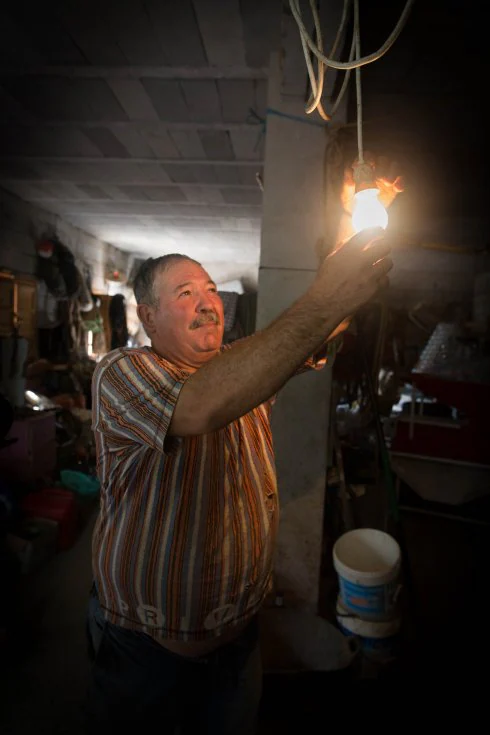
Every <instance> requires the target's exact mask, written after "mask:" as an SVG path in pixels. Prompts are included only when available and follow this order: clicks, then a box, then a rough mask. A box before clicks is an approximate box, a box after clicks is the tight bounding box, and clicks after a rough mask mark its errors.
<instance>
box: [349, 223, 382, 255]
mask: <svg viewBox="0 0 490 735" xmlns="http://www.w3.org/2000/svg"><path fill="white" fill-rule="evenodd" d="M384 234H385V232H384V230H383V229H382V227H370V228H369V229H367V230H361V232H358V233H357V235H354V236H353V237H351V238H350V239H349V240H347V242H346V243H345V244H344V245H343V247H344V248H347V249H348V250H350V251H352V252H359V253H360V252H362V251H363V250H365V249H366V248H367V247H369V245H370V243H372V242H374V240H379V238H381V237H383V236H384Z"/></svg>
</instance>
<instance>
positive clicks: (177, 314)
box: [138, 260, 224, 368]
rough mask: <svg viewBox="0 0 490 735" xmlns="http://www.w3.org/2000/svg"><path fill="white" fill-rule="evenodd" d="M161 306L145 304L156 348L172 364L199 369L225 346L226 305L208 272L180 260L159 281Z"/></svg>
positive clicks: (141, 309) (142, 312)
mask: <svg viewBox="0 0 490 735" xmlns="http://www.w3.org/2000/svg"><path fill="white" fill-rule="evenodd" d="M154 292H155V296H156V297H157V299H158V307H149V306H145V305H141V306H140V307H138V309H139V313H140V318H141V319H142V321H143V323H144V324H145V327H146V329H147V332H148V336H149V337H150V339H151V341H152V346H153V347H154V348H155V349H156V351H157V352H158V353H159V354H161V355H162V356H164V357H166V358H168V359H169V360H170V361H171V362H174V363H175V364H177V365H179V366H181V367H188V368H197V367H200V366H201V365H202V364H204V363H205V362H207V361H208V360H210V359H211V358H212V357H214V355H215V354H216V353H217V352H218V350H219V348H220V347H221V343H222V339H223V331H224V310H223V302H222V301H221V299H220V297H219V296H218V291H217V288H216V284H215V283H214V282H213V281H212V280H211V278H210V277H209V275H208V273H206V271H205V270H204V268H202V267H201V266H200V265H198V264H197V263H194V262H192V261H190V260H181V261H177V262H176V263H174V264H173V265H171V266H170V267H169V268H168V269H167V270H166V271H165V272H163V273H160V274H159V275H157V277H156V278H155V284H154Z"/></svg>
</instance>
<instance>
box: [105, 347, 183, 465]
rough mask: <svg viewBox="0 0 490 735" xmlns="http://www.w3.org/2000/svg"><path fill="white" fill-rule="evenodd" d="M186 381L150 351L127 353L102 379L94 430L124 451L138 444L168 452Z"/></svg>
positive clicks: (110, 366)
mask: <svg viewBox="0 0 490 735" xmlns="http://www.w3.org/2000/svg"><path fill="white" fill-rule="evenodd" d="M184 382H185V380H183V379H182V376H181V375H180V374H179V373H178V372H177V371H173V370H172V369H171V366H170V365H169V366H168V369H166V367H165V363H164V361H163V360H161V359H158V358H157V357H156V356H154V355H152V354H151V353H150V352H148V353H146V352H142V351H135V352H134V353H129V352H126V353H123V354H122V355H121V357H120V358H119V359H118V360H116V361H114V362H113V363H111V364H110V365H108V366H107V367H106V368H105V369H104V371H103V373H102V375H101V376H100V378H99V391H98V393H99V395H98V399H99V406H98V410H97V414H98V419H97V421H96V422H95V425H94V429H96V430H98V431H102V432H103V433H104V434H106V435H107V436H108V437H109V438H110V439H111V440H112V442H113V443H114V446H115V447H117V446H119V447H120V448H121V449H124V448H125V447H126V446H127V445H128V444H134V443H137V444H143V445H147V446H149V447H151V448H152V449H156V450H157V451H159V452H164V451H166V449H167V447H166V446H164V444H165V439H166V436H167V431H168V427H169V426H170V422H171V420H172V415H173V412H174V409H175V406H176V403H177V399H178V397H179V394H180V391H181V389H182V387H183V385H184Z"/></svg>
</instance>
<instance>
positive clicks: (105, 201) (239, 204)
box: [26, 181, 262, 217]
mask: <svg viewBox="0 0 490 735" xmlns="http://www.w3.org/2000/svg"><path fill="white" fill-rule="evenodd" d="M42 183H43V184H44V183H45V182H44V181H43V182H42ZM99 186H103V184H99ZM162 186H165V184H162ZM255 188H258V187H255ZM26 201H29V202H44V203H45V204H134V205H139V204H145V205H146V204H158V205H162V204H164V205H170V204H171V205H172V206H173V205H174V204H175V205H177V206H179V207H180V206H182V207H205V208H206V209H208V208H209V207H257V208H258V209H260V208H261V206H262V205H260V204H249V203H248V202H220V203H219V204H210V203H209V202H207V203H206V204H200V203H199V202H190V201H189V200H188V199H183V200H179V201H173V200H172V201H171V202H168V201H164V200H161V199H129V198H126V199H111V198H109V199H93V198H90V197H88V198H86V199H64V198H63V197H28V198H27V200H26ZM198 216H199V217H200V216H201V215H198Z"/></svg>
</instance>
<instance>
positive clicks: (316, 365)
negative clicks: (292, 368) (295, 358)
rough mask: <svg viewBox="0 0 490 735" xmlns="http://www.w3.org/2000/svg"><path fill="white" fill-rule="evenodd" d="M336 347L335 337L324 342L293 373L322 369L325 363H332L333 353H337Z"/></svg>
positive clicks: (298, 373) (336, 339)
mask: <svg viewBox="0 0 490 735" xmlns="http://www.w3.org/2000/svg"><path fill="white" fill-rule="evenodd" d="M338 347H339V340H338V338H335V339H333V340H331V341H330V342H325V344H324V345H323V346H322V347H321V348H320V349H319V350H318V352H317V353H316V354H315V355H312V356H311V357H309V358H308V360H306V362H304V363H303V365H301V367H300V368H299V370H297V371H296V373H295V375H301V374H302V373H306V372H308V371H309V370H322V369H323V368H324V367H325V365H332V364H333V362H334V359H335V355H336V354H337V350H338Z"/></svg>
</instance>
